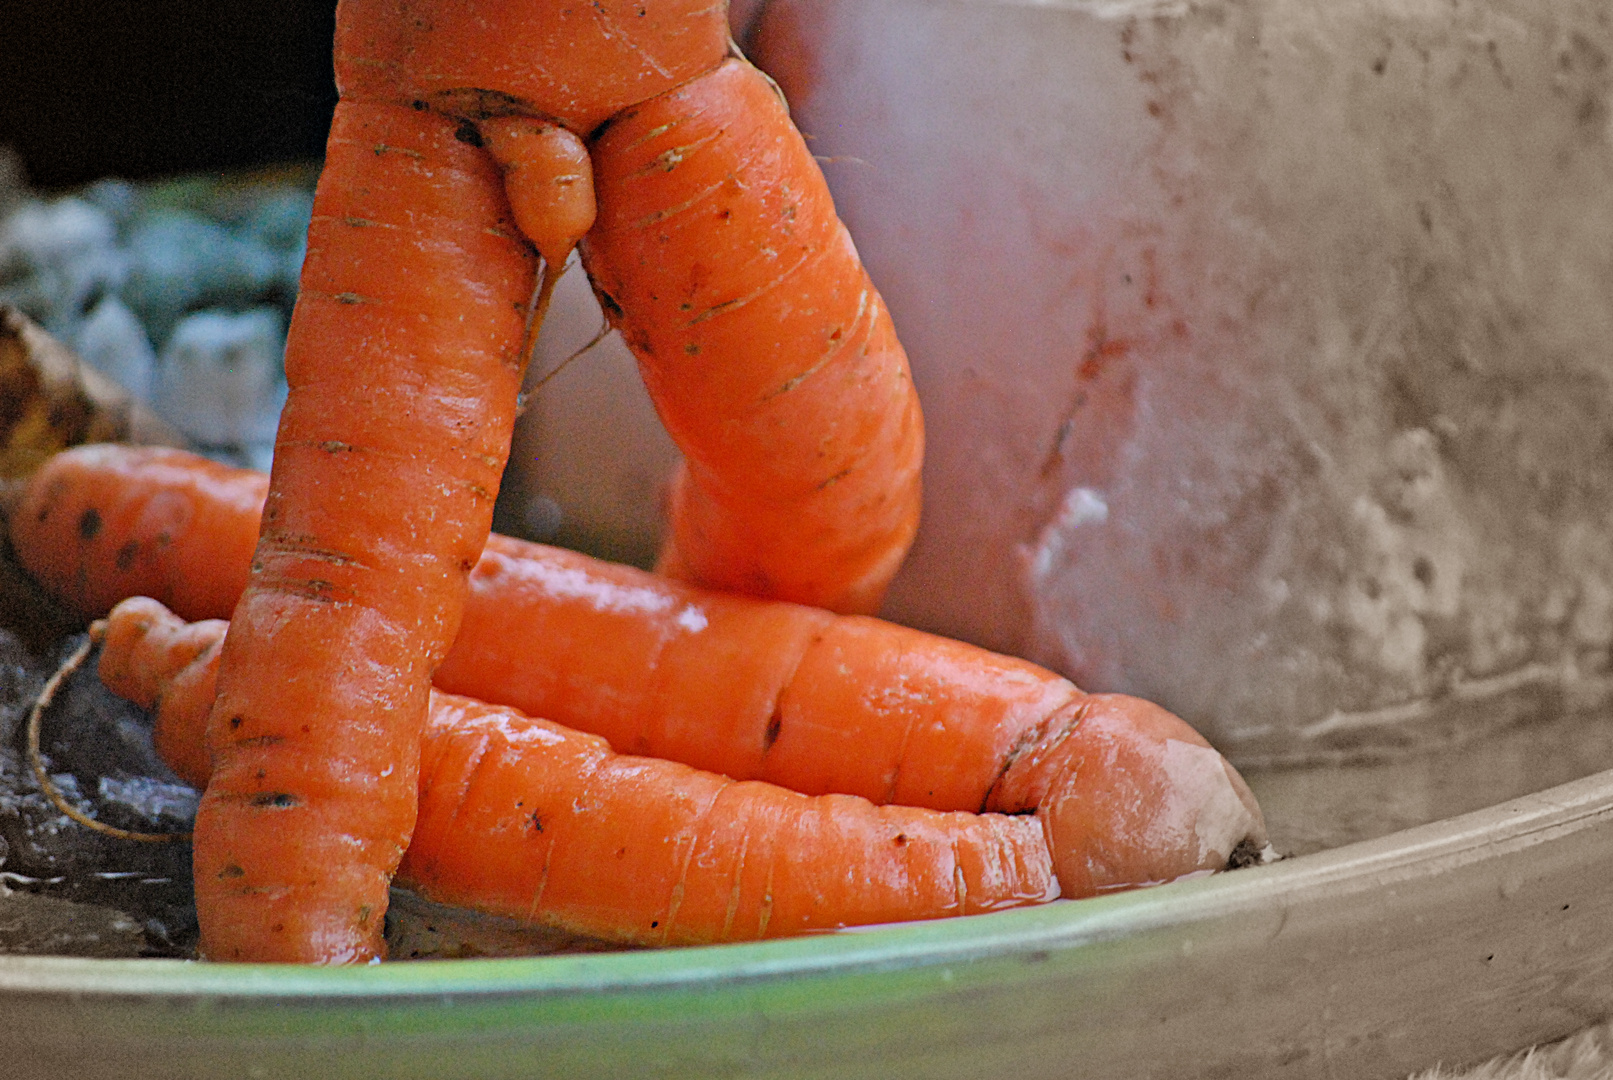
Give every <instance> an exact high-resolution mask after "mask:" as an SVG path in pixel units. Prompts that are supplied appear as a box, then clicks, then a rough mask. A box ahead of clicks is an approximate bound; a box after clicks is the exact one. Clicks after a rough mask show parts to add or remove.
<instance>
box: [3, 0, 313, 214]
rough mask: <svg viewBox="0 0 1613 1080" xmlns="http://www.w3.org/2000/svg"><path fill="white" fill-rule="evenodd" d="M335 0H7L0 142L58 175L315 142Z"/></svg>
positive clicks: (154, 166) (222, 161) (304, 153)
mask: <svg viewBox="0 0 1613 1080" xmlns="http://www.w3.org/2000/svg"><path fill="white" fill-rule="evenodd" d="M335 8H336V5H335V3H334V0H142V2H141V3H137V4H116V3H104V2H96V0H8V2H7V3H6V5H5V10H6V18H5V42H6V44H5V53H6V62H5V63H4V64H0V146H9V147H11V148H12V149H13V150H14V151H15V152H16V153H17V154H18V155H19V156H20V159H21V162H22V166H23V168H24V170H25V174H26V177H27V180H28V182H29V183H30V184H32V185H34V186H36V187H40V188H47V189H50V188H62V187H67V186H71V185H76V184H82V183H87V182H89V181H92V180H96V179H99V178H101V177H104V176H113V175H115V176H122V177H126V178H129V179H143V178H147V177H155V176H165V175H172V174H175V173H185V172H193V171H199V170H226V169H241V168H250V167H254V166H260V165H265V164H270V163H278V162H283V161H288V160H296V159H310V158H316V157H318V156H319V155H320V153H321V151H322V149H323V146H324V139H325V132H326V131H327V129H328V128H329V125H330V113H331V110H332V108H333V107H334V106H335V103H336V88H335V84H334V82H333V77H332V74H331V61H330V41H331V34H332V31H333V28H334V25H335Z"/></svg>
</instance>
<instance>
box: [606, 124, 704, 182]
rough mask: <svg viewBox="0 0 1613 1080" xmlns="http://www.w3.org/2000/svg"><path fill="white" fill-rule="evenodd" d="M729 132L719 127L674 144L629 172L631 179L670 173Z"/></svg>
mask: <svg viewBox="0 0 1613 1080" xmlns="http://www.w3.org/2000/svg"><path fill="white" fill-rule="evenodd" d="M727 133H728V132H727V129H726V128H718V129H717V130H716V131H713V132H711V133H710V134H709V135H702V136H701V137H700V138H698V139H696V140H695V141H694V142H691V143H684V144H683V145H682V146H674V147H670V148H668V149H666V150H663V151H661V152H660V153H659V154H657V155H655V157H653V158H651V159H650V160H649V161H648V162H647V163H645V164H643V165H641V166H639V167H638V168H637V169H635V170H634V171H633V172H631V173H628V177H629V178H631V179H639V178H642V177H646V176H654V175H655V174H656V173H669V172H671V171H672V170H673V169H676V168H677V167H678V166H679V165H682V164H683V163H684V162H685V161H687V160H689V158H690V157H691V156H693V155H694V154H697V153H699V152H700V151H701V150H703V149H705V148H706V147H707V146H710V145H711V144H712V143H714V142H716V141H717V140H718V139H720V138H722V137H723V136H724V135H726V134H727Z"/></svg>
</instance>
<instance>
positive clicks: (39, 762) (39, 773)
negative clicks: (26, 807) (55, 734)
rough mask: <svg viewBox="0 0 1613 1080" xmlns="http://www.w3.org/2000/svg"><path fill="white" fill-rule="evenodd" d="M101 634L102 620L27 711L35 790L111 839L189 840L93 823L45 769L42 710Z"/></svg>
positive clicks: (180, 835) (182, 834) (185, 836)
mask: <svg viewBox="0 0 1613 1080" xmlns="http://www.w3.org/2000/svg"><path fill="white" fill-rule="evenodd" d="M105 634H106V621H105V620H104V619H102V620H97V621H96V622H95V624H94V625H93V626H91V627H90V633H89V636H88V637H86V638H85V639H84V642H83V643H82V644H81V645H79V647H78V648H77V649H74V650H73V654H72V655H71V656H69V657H68V658H67V659H66V660H64V661H62V665H61V666H60V667H58V668H57V669H56V671H55V673H54V674H52V675H51V677H50V678H49V679H46V680H45V685H44V687H43V688H42V689H41V690H40V691H39V697H38V698H37V699H35V701H34V707H33V708H32V709H31V710H29V712H28V765H29V767H30V768H32V769H33V771H34V779H35V780H36V781H38V783H39V790H40V791H42V792H43V793H44V795H45V797H46V798H47V799H49V800H50V801H51V803H52V804H53V805H54V806H55V807H56V809H58V810H60V811H61V812H62V813H64V814H66V815H67V816H68V817H70V818H72V819H73V820H74V821H76V822H78V823H79V824H80V825H82V826H84V827H85V828H87V829H93V830H94V831H96V832H99V833H105V834H106V835H107V836H115V837H117V838H118V839H119V840H134V841H138V842H139V843H142V844H165V843H168V842H169V841H172V840H188V839H190V833H188V832H180V833H148V832H135V831H133V830H130V829H120V828H118V827H117V826H115V825H108V824H106V823H105V822H104V821H97V820H95V819H94V818H92V817H90V816H89V815H88V814H86V813H85V812H84V811H82V810H80V809H79V808H78V807H76V806H74V805H73V804H72V803H70V802H68V801H67V798H66V796H64V795H63V794H62V791H61V789H60V788H58V787H57V786H56V782H55V781H54V780H52V779H51V777H50V773H49V772H47V771H46V770H45V759H44V755H43V754H42V753H41V751H40V749H39V743H40V739H39V731H40V727H41V725H42V722H43V719H44V715H45V710H47V709H49V708H50V706H51V704H52V703H53V702H54V701H55V700H56V694H57V691H59V690H60V689H61V687H62V684H63V683H64V682H66V681H67V680H68V678H69V677H71V676H72V674H73V673H74V672H76V671H77V670H78V669H79V668H80V667H82V666H83V665H84V661H85V659H86V658H87V657H88V656H89V655H90V650H91V649H93V648H95V646H96V644H97V643H98V642H100V640H101V638H102V637H103V636H105Z"/></svg>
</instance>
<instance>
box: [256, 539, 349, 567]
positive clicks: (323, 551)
mask: <svg viewBox="0 0 1613 1080" xmlns="http://www.w3.org/2000/svg"><path fill="white" fill-rule="evenodd" d="M263 546H264V547H265V548H266V549H268V550H267V553H268V554H275V555H290V556H294V557H296V558H299V559H310V560H312V561H314V562H322V563H328V564H329V565H331V566H355V567H358V568H360V569H365V568H366V567H365V564H364V563H363V562H362V561H361V560H359V559H356V558H354V557H353V556H351V555H347V554H344V553H343V552H340V551H332V550H331V549H330V548H320V547H313V546H310V545H305V544H298V543H294V542H290V541H284V540H275V539H274V538H273V536H272V534H271V535H270V536H266V537H264V540H263ZM259 557H260V558H261V557H262V556H261V555H260V556H259Z"/></svg>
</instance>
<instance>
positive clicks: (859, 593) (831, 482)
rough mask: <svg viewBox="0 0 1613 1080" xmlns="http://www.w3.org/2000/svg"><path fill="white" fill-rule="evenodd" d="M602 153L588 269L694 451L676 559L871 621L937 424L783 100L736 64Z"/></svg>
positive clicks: (615, 125)
mask: <svg viewBox="0 0 1613 1080" xmlns="http://www.w3.org/2000/svg"><path fill="white" fill-rule="evenodd" d="M592 149H593V155H594V161H595V186H596V190H597V192H598V199H599V217H598V221H597V222H596V224H595V226H594V228H593V230H592V231H591V232H590V233H589V235H588V237H587V239H586V240H585V241H584V244H583V255H584V259H585V263H586V265H587V267H588V270H589V273H590V275H591V276H592V278H593V281H594V287H595V290H596V292H598V293H599V295H600V297H601V300H602V303H603V305H604V307H605V309H606V311H607V312H608V313H609V314H610V316H611V318H612V321H613V323H614V324H615V325H617V326H618V327H620V329H621V330H622V333H623V336H624V338H625V340H626V341H627V343H628V345H629V346H630V347H631V348H632V350H633V351H634V353H635V354H636V355H637V356H638V359H639V364H640V369H641V371H642V372H643V375H644V383H645V386H646V387H647V388H648V389H649V391H650V395H651V398H652V399H653V400H654V402H655V404H656V407H657V410H658V411H659V413H660V415H661V419H662V420H663V422H664V423H665V425H666V428H667V430H668V432H670V433H671V435H672V437H673V439H674V441H676V442H677V444H678V446H679V448H680V449H682V451H683V453H684V462H685V464H684V467H683V469H682V471H681V472H680V473H679V474H678V476H677V478H676V481H675V483H674V487H673V494H672V500H671V522H670V527H671V531H670V536H669V538H668V540H667V545H666V548H665V551H664V553H663V557H662V560H661V565H660V567H659V569H661V571H662V572H663V573H666V574H668V575H670V576H673V577H676V578H679V579H681V580H686V581H690V582H694V583H698V584H702V585H707V586H711V587H714V588H720V589H724V590H727V591H731V592H739V593H744V594H747V595H752V596H760V597H768V598H775V599H783V600H792V601H796V602H799V603H804V604H810V605H814V606H818V607H824V608H828V609H831V610H834V611H840V612H860V613H872V612H873V611H875V610H876V609H877V608H878V607H879V603H880V600H881V598H882V597H883V595H884V592H885V588H886V586H887V585H888V584H889V582H890V580H891V578H892V576H894V574H895V573H896V569H897V567H898V565H899V564H900V563H901V561H902V558H903V556H904V555H905V554H906V551H907V549H908V547H909V545H910V544H911V542H912V539H913V535H914V531H915V530H916V528H917V524H918V514H919V464H920V458H921V457H922V453H923V422H922V419H921V417H920V413H919V407H918V398H917V396H916V394H915V393H914V390H913V385H912V379H911V377H910V375H909V372H908V365H907V358H906V355H905V354H904V353H903V352H902V347H901V345H900V344H899V343H898V342H897V340H896V334H895V330H894V328H893V326H892V323H891V320H890V315H889V312H888V311H887V310H886V308H885V306H884V303H883V301H882V300H881V298H880V296H879V293H878V291H877V290H876V289H875V288H874V286H873V284H872V282H871V281H870V280H869V278H868V275H867V273H866V272H865V271H864V270H863V268H862V264H861V262H860V261H859V260H858V258H857V253H856V249H855V248H854V247H853V246H852V243H851V239H850V237H849V236H848V235H847V233H846V230H845V228H844V226H842V225H841V224H840V221H839V219H838V217H836V215H835V211H834V205H833V203H832V202H831V200H830V197H829V192H828V188H827V186H826V185H825V183H824V180H823V176H822V173H821V172H820V171H819V169H818V166H817V163H816V162H815V161H814V160H813V158H812V155H811V153H810V152H809V151H808V150H807V148H806V144H805V142H804V141H803V140H802V138H801V136H800V134H799V133H798V132H796V130H795V127H794V125H792V124H791V123H790V119H789V115H788V113H787V112H786V110H785V108H784V105H783V102H782V101H781V100H780V99H779V96H778V93H777V91H776V90H775V89H774V88H773V86H772V84H771V83H770V82H769V81H768V80H767V79H766V78H765V77H764V76H762V75H761V74H760V73H758V72H757V71H756V70H755V69H754V68H752V67H751V66H750V65H748V64H746V63H744V62H743V61H740V60H729V61H727V62H726V63H724V64H723V65H722V66H721V67H718V68H717V69H716V70H715V71H712V72H710V73H709V74H707V75H703V76H701V77H700V78H698V79H694V80H691V81H690V82H688V83H686V84H684V85H682V86H680V87H678V88H677V89H676V90H673V91H670V92H669V93H666V94H664V95H662V96H660V97H657V98H655V99H653V100H650V101H647V102H645V103H643V104H641V105H638V106H636V107H635V108H633V109H631V110H628V111H627V112H625V113H623V114H621V115H619V116H617V117H615V118H614V119H612V120H611V121H610V123H609V124H607V125H606V126H605V128H604V129H603V130H602V131H601V132H600V133H599V134H598V135H597V136H596V137H595V139H594V142H593V147H592Z"/></svg>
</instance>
